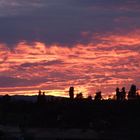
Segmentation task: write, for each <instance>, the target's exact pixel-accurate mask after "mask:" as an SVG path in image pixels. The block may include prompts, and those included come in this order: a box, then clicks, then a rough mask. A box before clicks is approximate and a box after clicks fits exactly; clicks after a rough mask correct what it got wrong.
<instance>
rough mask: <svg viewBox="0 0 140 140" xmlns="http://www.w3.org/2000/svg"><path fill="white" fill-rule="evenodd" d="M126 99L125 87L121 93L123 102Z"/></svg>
mask: <svg viewBox="0 0 140 140" xmlns="http://www.w3.org/2000/svg"><path fill="white" fill-rule="evenodd" d="M125 98H126V91H125V87H123V88H122V91H121V100H125Z"/></svg>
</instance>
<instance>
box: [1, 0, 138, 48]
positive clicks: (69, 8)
mask: <svg viewBox="0 0 140 140" xmlns="http://www.w3.org/2000/svg"><path fill="white" fill-rule="evenodd" d="M0 5H1V6H0V7H1V8H0V24H1V26H0V31H1V32H0V42H4V43H8V44H10V45H12V44H15V43H18V42H20V41H23V40H25V41H27V42H34V41H41V42H44V43H51V44H53V43H60V44H74V43H77V42H83V43H84V42H85V43H86V42H89V39H88V38H85V37H82V36H81V32H84V31H87V32H92V33H96V32H99V33H102V34H104V33H105V32H110V31H113V30H115V31H116V30H118V28H119V30H120V29H126V30H127V29H132V28H136V27H139V23H140V19H139V14H140V11H139V10H138V7H139V5H140V2H139V1H138V0H135V1H133V2H132V1H129V0H124V1H122V0H117V1H116V0H106V1H104V0H86V1H85V0H78V1H76V0H59V1H57V0H36V1H35V0H25V1H21V0H13V1H12V3H11V2H10V0H2V1H1V2H0ZM122 16H123V17H129V18H130V20H131V21H133V25H132V24H129V21H128V22H121V21H119V20H117V19H119V18H120V17H122ZM134 17H135V18H134ZM116 20H117V22H116Z"/></svg>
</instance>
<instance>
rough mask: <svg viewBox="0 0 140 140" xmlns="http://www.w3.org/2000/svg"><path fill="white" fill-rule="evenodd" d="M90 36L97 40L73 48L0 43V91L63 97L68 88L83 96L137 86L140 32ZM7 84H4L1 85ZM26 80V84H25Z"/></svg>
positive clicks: (37, 43)
mask: <svg viewBox="0 0 140 140" xmlns="http://www.w3.org/2000/svg"><path fill="white" fill-rule="evenodd" d="M131 34H132V32H131V33H129V34H126V35H110V34H107V35H106V36H104V37H102V36H99V35H98V36H96V37H95V36H94V38H96V39H97V40H98V42H94V41H91V43H89V44H86V45H85V44H76V45H74V46H73V47H69V46H60V45H51V46H46V45H45V44H44V43H41V42H34V43H32V44H28V43H26V42H20V43H19V44H17V45H16V46H15V47H14V49H12V50H9V49H8V46H6V45H3V44H0V56H1V58H0V76H5V79H6V78H7V79H8V78H9V79H12V78H13V79H14V82H13V83H11V82H12V81H6V80H4V79H3V80H2V82H1V83H0V93H1V94H3V93H10V91H11V93H12V94H14V93H15V94H18V93H19V94H22V93H23V94H35V93H36V91H37V90H38V89H43V90H45V91H46V92H47V94H50V95H61V96H67V92H68V87H69V86H71V85H73V86H75V87H76V93H78V92H83V93H84V95H85V96H87V95H89V94H92V95H93V94H94V93H95V91H96V90H100V89H102V90H103V93H104V96H106V95H108V94H110V93H114V90H115V88H116V86H127V88H128V86H129V85H130V83H133V82H134V83H136V84H137V85H138V86H139V78H140V77H139V76H138V75H139V73H140V70H139V69H140V63H139V61H138V60H140V49H138V48H139V45H140V32H139V31H135V32H133V35H131ZM6 83H7V85H5V84H6ZM25 83H27V84H25Z"/></svg>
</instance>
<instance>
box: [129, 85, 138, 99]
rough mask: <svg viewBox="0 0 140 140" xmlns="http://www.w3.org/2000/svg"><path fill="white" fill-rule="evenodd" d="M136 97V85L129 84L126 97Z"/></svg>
mask: <svg viewBox="0 0 140 140" xmlns="http://www.w3.org/2000/svg"><path fill="white" fill-rule="evenodd" d="M136 98H137V88H136V85H131V87H130V90H129V92H128V99H129V100H130V99H136Z"/></svg>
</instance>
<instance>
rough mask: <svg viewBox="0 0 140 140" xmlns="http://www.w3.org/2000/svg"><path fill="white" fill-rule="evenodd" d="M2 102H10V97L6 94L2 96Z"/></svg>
mask: <svg viewBox="0 0 140 140" xmlns="http://www.w3.org/2000/svg"><path fill="white" fill-rule="evenodd" d="M2 100H3V101H4V102H10V101H11V96H10V95H8V94H6V95H4V96H3V97H2Z"/></svg>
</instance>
